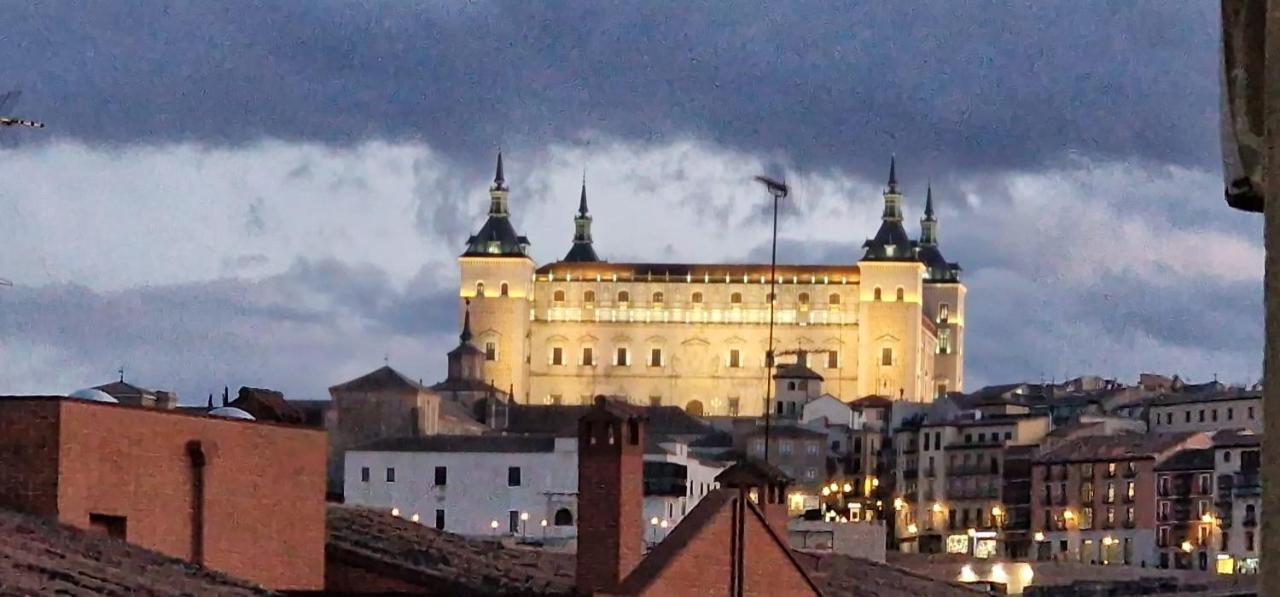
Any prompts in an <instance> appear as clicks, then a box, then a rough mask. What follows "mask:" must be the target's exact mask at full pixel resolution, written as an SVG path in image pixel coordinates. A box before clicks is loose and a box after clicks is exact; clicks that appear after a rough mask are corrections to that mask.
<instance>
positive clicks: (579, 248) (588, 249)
mask: <svg viewBox="0 0 1280 597" xmlns="http://www.w3.org/2000/svg"><path fill="white" fill-rule="evenodd" d="M564 260H565V261H579V262H586V261H600V257H598V256H597V255H596V250H595V248H594V247H593V246H592V245H591V214H590V213H588V212H587V177H586V175H585V174H584V175H583V176H582V194H581V195H580V196H579V197H578V215H577V216H576V217H574V218H573V246H572V247H570V248H569V254H567V255H565V256H564Z"/></svg>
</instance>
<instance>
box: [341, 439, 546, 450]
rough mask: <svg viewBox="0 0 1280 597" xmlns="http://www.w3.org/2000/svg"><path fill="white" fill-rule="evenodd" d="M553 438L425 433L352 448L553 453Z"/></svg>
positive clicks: (381, 440) (376, 441)
mask: <svg viewBox="0 0 1280 597" xmlns="http://www.w3.org/2000/svg"><path fill="white" fill-rule="evenodd" d="M555 447H556V438H554V437H551V436H533V435H424V436H418V437H391V438H385V439H380V440H375V441H372V442H369V443H367V444H364V445H362V446H359V447H357V448H355V449H356V450H361V451H367V452H509V453H521V452H552V451H554V450H555Z"/></svg>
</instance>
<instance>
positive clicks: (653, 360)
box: [649, 348, 662, 367]
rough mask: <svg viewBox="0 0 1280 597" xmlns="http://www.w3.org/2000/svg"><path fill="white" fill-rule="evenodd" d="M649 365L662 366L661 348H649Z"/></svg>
mask: <svg viewBox="0 0 1280 597" xmlns="http://www.w3.org/2000/svg"><path fill="white" fill-rule="evenodd" d="M649 366H650V367H661V366H662V349H661V348H651V349H649Z"/></svg>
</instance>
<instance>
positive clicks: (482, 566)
mask: <svg viewBox="0 0 1280 597" xmlns="http://www.w3.org/2000/svg"><path fill="white" fill-rule="evenodd" d="M328 519H329V524H328V531H329V538H328V541H327V544H326V546H325V554H326V557H327V558H328V559H330V560H337V561H340V562H342V563H344V564H346V565H349V566H355V567H360V568H365V569H370V570H375V571H377V572H378V573H379V574H382V575H387V576H391V577H394V578H397V579H399V580H401V581H402V582H405V583H408V584H411V585H415V586H419V587H421V588H422V589H423V592H424V593H425V594H432V595H568V594H570V593H572V592H573V586H574V561H575V560H574V556H573V554H564V553H554V552H548V551H542V550H535V549H521V548H513V547H506V546H504V545H502V544H501V543H498V542H496V541H482V540H476V539H466V538H463V537H461V536H458V535H454V534H452V533H446V532H444V531H437V530H435V529H433V528H430V527H427V526H425V525H421V524H418V523H415V522H410V521H408V520H404V519H402V518H397V517H395V516H391V515H390V514H387V513H384V512H379V511H376V510H370V509H367V508H358V507H353V506H337V505H334V506H329V515H328Z"/></svg>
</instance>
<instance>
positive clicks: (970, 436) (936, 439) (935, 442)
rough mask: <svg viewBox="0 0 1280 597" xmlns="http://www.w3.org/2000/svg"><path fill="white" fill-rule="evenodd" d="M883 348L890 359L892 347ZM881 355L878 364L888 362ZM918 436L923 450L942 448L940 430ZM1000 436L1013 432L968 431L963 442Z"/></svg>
mask: <svg viewBox="0 0 1280 597" xmlns="http://www.w3.org/2000/svg"><path fill="white" fill-rule="evenodd" d="M884 350H886V351H890V352H889V353H888V355H887V358H888V360H892V359H893V355H892V352H891V351H892V349H889V348H886V349H884ZM881 357H882V358H881V363H880V364H882V365H885V364H889V363H886V362H885V360H886V359H885V357H886V355H884V354H882V355H881ZM940 388H944V386H940ZM939 391H940V392H944V393H945V389H940V390H939ZM920 437H921V438H922V439H924V450H925V451H926V452H928V451H931V450H941V449H942V432H941V431H934V432H928V431H926V432H924V433H923V434H921V435H920ZM1001 438H1003V441H1005V442H1009V441H1013V432H1012V431H1005V432H1003V435H1002V434H1001V432H999V431H991V432H987V431H979V432H977V433H974V432H972V431H970V432H968V433H965V434H964V443H965V444H966V445H981V444H985V443H988V442H990V443H999V442H1000V441H1001ZM906 447H907V448H910V447H913V446H910V445H908V446H906Z"/></svg>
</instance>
